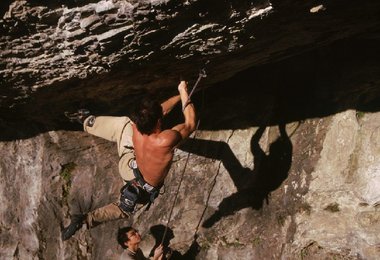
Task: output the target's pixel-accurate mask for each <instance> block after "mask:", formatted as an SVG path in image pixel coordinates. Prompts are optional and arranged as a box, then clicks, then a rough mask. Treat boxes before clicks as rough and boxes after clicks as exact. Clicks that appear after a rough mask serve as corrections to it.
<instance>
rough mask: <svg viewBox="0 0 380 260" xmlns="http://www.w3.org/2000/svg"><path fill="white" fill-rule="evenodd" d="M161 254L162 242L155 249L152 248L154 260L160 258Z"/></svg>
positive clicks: (159, 259)
mask: <svg viewBox="0 0 380 260" xmlns="http://www.w3.org/2000/svg"><path fill="white" fill-rule="evenodd" d="M162 256H163V246H162V244H161V245H159V246H158V247H157V248H156V249H155V250H154V255H153V259H154V260H161V259H162Z"/></svg>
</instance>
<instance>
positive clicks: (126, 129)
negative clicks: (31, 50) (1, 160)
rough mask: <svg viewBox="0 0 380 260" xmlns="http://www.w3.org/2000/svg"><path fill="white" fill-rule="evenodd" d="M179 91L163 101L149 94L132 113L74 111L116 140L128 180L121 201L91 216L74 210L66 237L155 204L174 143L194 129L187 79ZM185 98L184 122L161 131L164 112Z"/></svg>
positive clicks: (96, 131) (95, 130)
mask: <svg viewBox="0 0 380 260" xmlns="http://www.w3.org/2000/svg"><path fill="white" fill-rule="evenodd" d="M178 91H179V95H176V96H173V97H171V98H169V99H168V100H166V101H165V102H163V103H162V104H161V105H160V104H159V103H157V101H154V100H151V99H148V98H145V99H143V100H141V101H140V102H139V103H138V104H137V105H136V106H135V108H134V109H133V111H132V113H131V116H130V118H128V117H126V116H124V117H112V116H99V117H95V116H92V115H91V116H89V115H88V113H87V114H86V113H77V114H76V115H75V118H76V119H79V120H80V121H81V122H83V127H84V130H85V131H86V132H88V133H90V134H92V135H95V136H98V137H102V138H104V139H107V140H109V141H113V142H116V144H117V149H118V154H119V173H120V175H121V177H122V178H123V180H124V181H125V182H126V185H124V187H123V188H122V189H121V196H120V200H119V201H118V202H115V203H111V204H108V205H106V206H104V207H101V208H98V209H95V210H93V211H91V212H89V213H88V214H86V215H73V216H72V218H71V223H70V225H69V226H68V227H66V228H64V229H63V230H62V239H63V240H67V239H69V238H70V237H71V236H72V235H74V233H75V232H76V231H77V230H79V229H80V228H81V227H82V225H83V223H84V222H86V223H87V226H88V227H89V228H92V227H94V226H96V225H97V224H100V223H102V222H105V221H109V220H114V219H119V218H124V217H128V216H129V215H130V214H133V212H134V210H135V206H136V204H137V203H139V204H148V203H149V204H150V203H152V202H153V200H154V199H155V198H156V197H157V196H158V193H159V190H160V187H161V186H162V185H163V183H164V179H165V177H166V175H167V174H168V172H169V169H170V165H171V162H172V159H173V154H174V148H175V147H176V146H177V145H178V144H179V143H180V142H181V141H182V140H184V139H185V138H187V137H189V136H190V134H191V133H192V132H193V131H194V130H195V120H196V115H195V109H194V105H193V104H192V103H191V102H190V100H189V95H188V92H187V84H186V82H185V81H181V82H180V84H179V85H178ZM180 100H181V102H182V109H183V114H184V118H185V122H184V123H181V124H178V125H176V126H174V127H173V128H172V129H167V130H162V129H161V120H162V117H163V116H165V115H166V114H167V113H169V112H170V111H171V110H172V108H173V107H174V105H175V104H176V103H177V102H178V101H180ZM82 112H83V111H82ZM69 117H70V116H69ZM73 118H74V117H71V119H73Z"/></svg>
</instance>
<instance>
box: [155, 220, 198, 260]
mask: <svg viewBox="0 0 380 260" xmlns="http://www.w3.org/2000/svg"><path fill="white" fill-rule="evenodd" d="M150 233H151V234H152V236H153V237H154V239H155V245H154V246H153V248H152V250H151V251H150V253H149V257H152V256H153V254H154V250H155V249H156V248H157V247H158V246H159V245H160V244H161V243H162V245H163V246H164V255H166V254H169V255H171V256H170V258H166V257H164V258H163V259H171V260H176V259H181V260H192V259H194V260H195V259H196V256H197V255H198V253H199V252H200V246H199V244H198V242H197V240H196V238H194V239H193V241H192V243H191V245H190V247H189V249H188V250H187V251H186V252H185V253H184V254H181V253H180V252H179V251H177V250H173V249H171V248H170V240H172V239H173V238H174V233H173V230H172V229H170V228H169V227H168V229H167V232H166V235H165V239H164V241H162V238H163V236H164V234H165V226H164V225H155V226H152V227H151V228H150Z"/></svg>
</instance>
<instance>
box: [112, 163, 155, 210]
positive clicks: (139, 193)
mask: <svg viewBox="0 0 380 260" xmlns="http://www.w3.org/2000/svg"><path fill="white" fill-rule="evenodd" d="M128 165H129V167H130V168H131V169H132V171H133V175H134V176H135V178H134V179H133V180H130V181H127V183H126V184H125V185H124V186H123V187H122V188H121V190H120V193H121V195H120V204H119V205H120V206H119V207H120V208H121V209H122V210H123V211H125V212H129V213H134V212H135V208H136V204H137V203H139V204H143V205H145V204H146V205H147V206H146V209H145V210H148V209H149V208H150V206H151V204H152V203H153V202H154V200H155V199H156V198H157V197H158V195H159V194H160V189H161V186H160V187H158V188H156V187H153V186H152V185H150V184H149V183H147V182H146V181H145V180H144V177H143V176H142V174H141V172H140V170H139V168H138V167H137V163H136V160H135V159H134V158H132V159H131V160H130V161H129V162H128Z"/></svg>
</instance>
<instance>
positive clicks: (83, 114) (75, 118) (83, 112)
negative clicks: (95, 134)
mask: <svg viewBox="0 0 380 260" xmlns="http://www.w3.org/2000/svg"><path fill="white" fill-rule="evenodd" d="M65 116H66V117H67V118H68V119H69V120H70V121H71V122H79V123H80V124H83V122H84V120H85V119H86V118H87V117H88V116H90V110H88V109H78V111H77V112H74V113H70V112H65Z"/></svg>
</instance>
